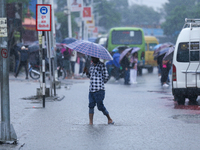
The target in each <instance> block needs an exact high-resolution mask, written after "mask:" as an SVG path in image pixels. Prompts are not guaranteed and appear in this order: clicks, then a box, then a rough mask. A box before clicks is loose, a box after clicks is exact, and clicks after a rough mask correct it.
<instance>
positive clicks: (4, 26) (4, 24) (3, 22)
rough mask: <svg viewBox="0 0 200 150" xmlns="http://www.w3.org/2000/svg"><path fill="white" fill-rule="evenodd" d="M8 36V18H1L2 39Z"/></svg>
mask: <svg viewBox="0 0 200 150" xmlns="http://www.w3.org/2000/svg"><path fill="white" fill-rule="evenodd" d="M7 36H8V34H7V18H0V37H7Z"/></svg>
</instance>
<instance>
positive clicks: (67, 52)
mask: <svg viewBox="0 0 200 150" xmlns="http://www.w3.org/2000/svg"><path fill="white" fill-rule="evenodd" d="M63 56H64V59H67V60H69V59H70V57H71V55H70V53H69V51H68V50H66V51H64V52H63Z"/></svg>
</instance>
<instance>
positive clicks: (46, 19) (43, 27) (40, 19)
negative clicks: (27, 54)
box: [36, 4, 51, 31]
mask: <svg viewBox="0 0 200 150" xmlns="http://www.w3.org/2000/svg"><path fill="white" fill-rule="evenodd" d="M36 30H37V31H51V5H48V4H36Z"/></svg>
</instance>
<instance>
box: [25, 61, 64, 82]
mask: <svg viewBox="0 0 200 150" xmlns="http://www.w3.org/2000/svg"><path fill="white" fill-rule="evenodd" d="M57 72H58V79H59V80H60V79H65V77H66V74H67V73H66V71H65V69H64V68H62V67H60V66H58V67H57ZM29 75H30V77H31V78H32V79H34V80H37V79H39V78H40V66H39V65H33V64H32V65H31V64H29ZM45 75H49V72H45Z"/></svg>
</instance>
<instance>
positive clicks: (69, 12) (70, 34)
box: [67, 0, 72, 38]
mask: <svg viewBox="0 0 200 150" xmlns="http://www.w3.org/2000/svg"><path fill="white" fill-rule="evenodd" d="M70 4H71V3H70V0H67V7H68V37H70V38H71V37H72V23H71V6H70Z"/></svg>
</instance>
